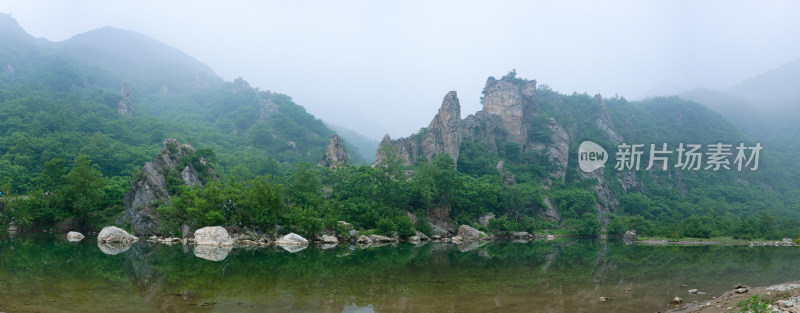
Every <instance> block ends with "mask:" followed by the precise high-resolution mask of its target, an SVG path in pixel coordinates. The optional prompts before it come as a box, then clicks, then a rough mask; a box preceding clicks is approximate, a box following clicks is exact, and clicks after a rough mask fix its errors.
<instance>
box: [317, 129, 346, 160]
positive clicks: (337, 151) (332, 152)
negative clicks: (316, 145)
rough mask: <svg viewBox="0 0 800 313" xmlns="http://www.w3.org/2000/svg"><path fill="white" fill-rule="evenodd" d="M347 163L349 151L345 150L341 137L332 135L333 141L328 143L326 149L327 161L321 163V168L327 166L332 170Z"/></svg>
mask: <svg viewBox="0 0 800 313" xmlns="http://www.w3.org/2000/svg"><path fill="white" fill-rule="evenodd" d="M346 162H347V150H346V149H345V148H344V141H343V140H342V137H339V135H336V134H333V135H331V140H330V142H329V143H328V148H327V149H325V159H324V160H322V162H320V163H319V166H327V167H330V168H334V167H338V166H341V165H343V164H345V163H346Z"/></svg>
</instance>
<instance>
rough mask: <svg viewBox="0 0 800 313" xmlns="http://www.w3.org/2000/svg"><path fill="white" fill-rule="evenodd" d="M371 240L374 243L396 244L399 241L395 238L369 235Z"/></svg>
mask: <svg viewBox="0 0 800 313" xmlns="http://www.w3.org/2000/svg"><path fill="white" fill-rule="evenodd" d="M369 239H370V240H371V241H372V242H394V241H397V240H396V239H394V238H389V237H386V236H381V235H369Z"/></svg>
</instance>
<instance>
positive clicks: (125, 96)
mask: <svg viewBox="0 0 800 313" xmlns="http://www.w3.org/2000/svg"><path fill="white" fill-rule="evenodd" d="M119 93H120V96H122V100H120V101H119V104H117V112H118V113H119V114H120V115H122V116H126V117H128V116H131V114H133V104H134V103H136V96H135V95H134V94H133V89H132V88H131V86H128V84H124V85H122V88H121V89H120V92H119Z"/></svg>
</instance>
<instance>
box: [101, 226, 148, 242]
mask: <svg viewBox="0 0 800 313" xmlns="http://www.w3.org/2000/svg"><path fill="white" fill-rule="evenodd" d="M137 240H139V238H136V236H134V235H131V234H129V233H128V232H126V231H125V230H123V229H122V228H119V227H116V226H108V227H103V229H102V230H101V231H100V233H99V234H98V235H97V242H98V243H109V244H114V243H122V244H130V243H133V242H135V241H137Z"/></svg>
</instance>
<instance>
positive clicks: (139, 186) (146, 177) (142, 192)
mask: <svg viewBox="0 0 800 313" xmlns="http://www.w3.org/2000/svg"><path fill="white" fill-rule="evenodd" d="M190 151H191V152H194V148H193V147H192V146H191V145H189V144H181V143H180V142H178V141H177V140H175V139H166V140H164V143H163V148H162V149H161V151H160V152H159V153H158V156H157V157H156V159H155V160H154V161H153V162H147V164H145V165H144V168H143V169H142V174H141V176H140V178H139V179H138V180H136V181H134V182H133V183H132V184H131V189H130V190H128V192H127V193H126V194H125V196H124V197H123V198H122V203H123V204H124V205H125V213H124V215H123V217H122V218H121V219H120V220H119V221H117V222H118V223H120V224H121V223H126V222H130V223H131V229H132V231H133V233H134V234H137V235H155V234H159V232H160V227H161V225H160V223H159V221H158V212H156V210H155V209H156V207H158V204H160V203H169V199H170V195H169V192H167V179H166V176H165V175H167V174H168V173H169V172H170V170H175V171H180V176H181V178H182V179H183V182H184V183H185V184H186V185H187V186H193V185H200V186H202V185H203V183H202V180H201V179H200V176H199V173H198V172H197V170H196V169H195V168H194V166H193V165H192V164H191V163H189V164H188V165H186V166H184V167H183V169H178V168H177V167H178V164H180V160H181V158H183V157H184V156H186V155H187V154H189V152H190Z"/></svg>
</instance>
